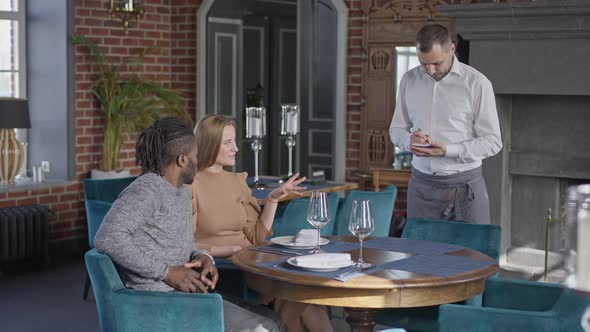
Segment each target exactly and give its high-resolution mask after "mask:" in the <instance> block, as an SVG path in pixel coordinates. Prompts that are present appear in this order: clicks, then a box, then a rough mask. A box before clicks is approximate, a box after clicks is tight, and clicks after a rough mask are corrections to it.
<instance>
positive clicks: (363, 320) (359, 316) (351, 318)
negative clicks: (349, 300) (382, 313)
mask: <svg viewBox="0 0 590 332" xmlns="http://www.w3.org/2000/svg"><path fill="white" fill-rule="evenodd" d="M344 309H345V310H346V313H348V316H347V317H346V322H347V323H348V325H349V326H350V331H351V332H373V329H374V328H375V316H377V309H365V308H344Z"/></svg>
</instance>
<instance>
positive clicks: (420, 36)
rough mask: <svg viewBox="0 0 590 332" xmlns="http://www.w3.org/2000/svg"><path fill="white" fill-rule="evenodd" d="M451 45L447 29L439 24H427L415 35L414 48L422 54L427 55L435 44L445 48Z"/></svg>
mask: <svg viewBox="0 0 590 332" xmlns="http://www.w3.org/2000/svg"><path fill="white" fill-rule="evenodd" d="M450 43H451V36H450V35H449V29H447V28H446V27H445V26H443V25H440V24H428V25H425V26H423V27H422V29H420V31H418V33H417V34H416V48H418V51H420V52H422V53H428V52H430V50H432V47H433V46H434V45H435V44H438V45H440V46H447V45H450Z"/></svg>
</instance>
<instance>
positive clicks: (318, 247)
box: [316, 228, 320, 251]
mask: <svg viewBox="0 0 590 332" xmlns="http://www.w3.org/2000/svg"><path fill="white" fill-rule="evenodd" d="M317 230H318V237H317V239H318V242H316V246H317V250H318V251H320V229H319V228H318V229H317Z"/></svg>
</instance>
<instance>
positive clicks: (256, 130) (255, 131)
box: [248, 116, 262, 137]
mask: <svg viewBox="0 0 590 332" xmlns="http://www.w3.org/2000/svg"><path fill="white" fill-rule="evenodd" d="M248 128H249V129H250V132H249V136H250V137H259V136H261V134H262V120H261V119H260V118H257V117H253V116H251V117H249V118H248Z"/></svg>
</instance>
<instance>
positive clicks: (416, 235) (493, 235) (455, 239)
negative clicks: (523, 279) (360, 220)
mask: <svg viewBox="0 0 590 332" xmlns="http://www.w3.org/2000/svg"><path fill="white" fill-rule="evenodd" d="M500 233H501V231H500V226H498V225H480V224H470V223H465V222H460V221H446V220H436V219H414V218H409V219H408V220H407V222H406V225H405V226H404V231H403V232H402V237H403V238H408V239H416V240H429V241H436V242H444V243H451V244H456V245H460V246H463V247H467V248H470V249H473V250H477V251H479V252H481V253H484V254H486V255H488V256H490V257H491V258H493V259H495V260H496V261H497V260H498V259H499V257H500Z"/></svg>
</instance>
